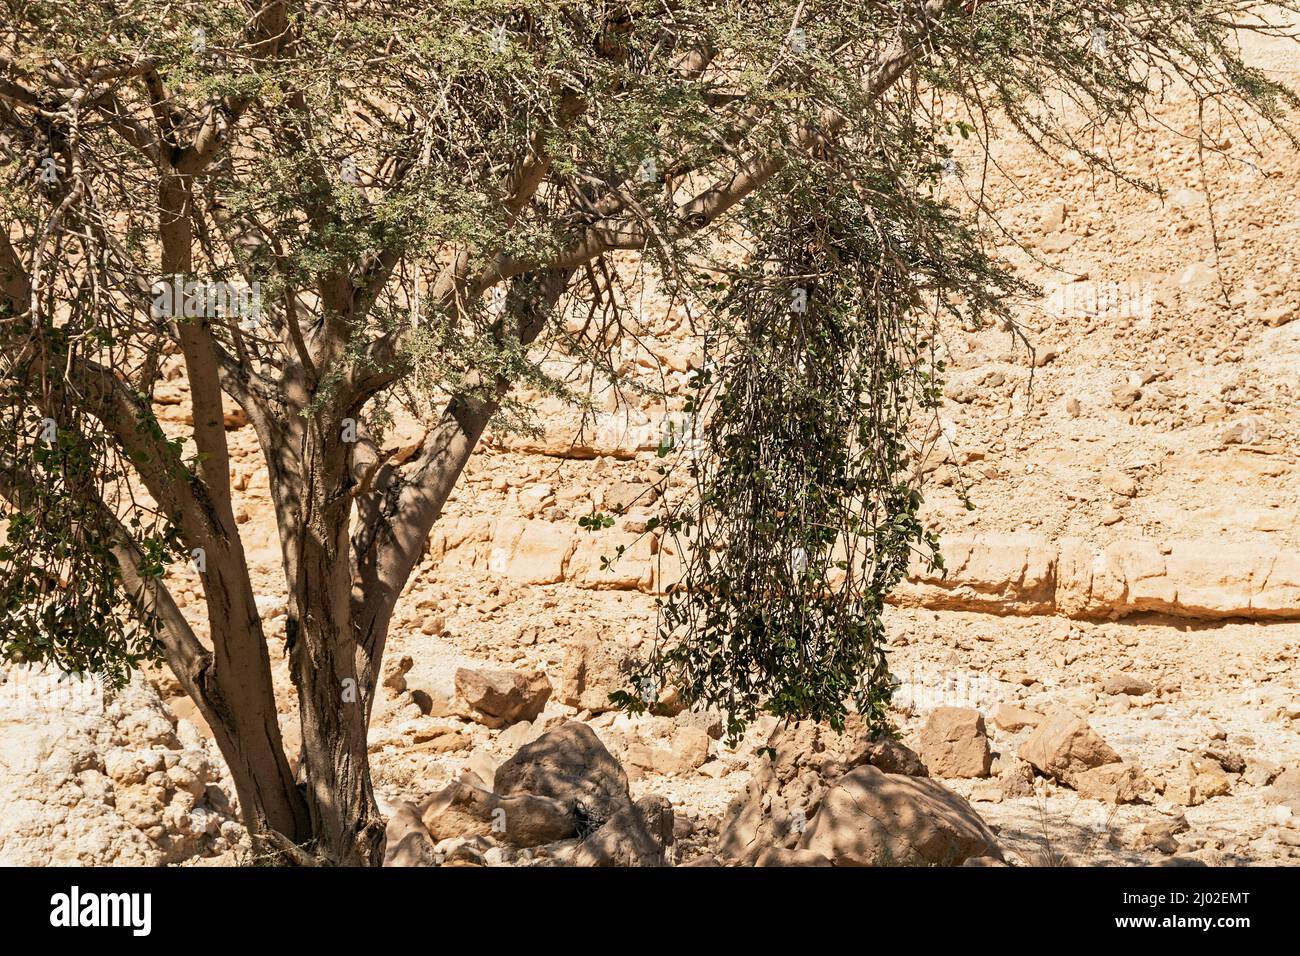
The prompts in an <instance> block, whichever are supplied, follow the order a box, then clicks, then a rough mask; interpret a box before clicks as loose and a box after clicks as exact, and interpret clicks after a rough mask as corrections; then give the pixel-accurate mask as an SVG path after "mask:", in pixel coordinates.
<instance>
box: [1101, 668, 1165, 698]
mask: <svg viewBox="0 0 1300 956" xmlns="http://www.w3.org/2000/svg"><path fill="white" fill-rule="evenodd" d="M1101 689H1102V691H1103V693H1107V694H1112V695H1114V694H1128V695H1129V696H1131V697H1141V696H1143V695H1144V694H1149V693H1151V692H1152V691H1153V690H1155V687H1154V686H1153V685H1152V684H1151V682H1150V681H1149V680H1144V679H1143V678H1141V677H1138V676H1136V675H1134V674H1123V673H1115V674H1111V675H1110V676H1109V677H1107V678H1106V681H1105V683H1104V684H1102V688H1101Z"/></svg>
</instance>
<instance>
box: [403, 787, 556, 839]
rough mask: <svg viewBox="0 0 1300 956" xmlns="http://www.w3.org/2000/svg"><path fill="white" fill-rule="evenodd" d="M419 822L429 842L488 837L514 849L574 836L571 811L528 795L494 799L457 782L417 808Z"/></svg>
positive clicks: (477, 788)
mask: <svg viewBox="0 0 1300 956" xmlns="http://www.w3.org/2000/svg"><path fill="white" fill-rule="evenodd" d="M420 817H421V820H422V821H423V823H424V826H425V828H426V829H427V830H428V832H429V834H430V835H431V836H432V837H433V839H434V840H449V839H453V838H460V839H468V838H470V837H474V836H484V837H491V838H492V839H494V840H497V841H500V842H502V843H509V844H513V845H514V846H518V847H529V846H540V845H541V844H543V843H554V842H555V841H556V840H564V839H567V838H568V837H571V836H574V835H575V834H576V833H577V829H578V825H577V820H576V819H575V817H574V814H573V808H572V807H570V806H567V805H565V804H563V803H561V802H560V801H558V800H553V799H551V798H549V797H542V796H537V795H535V794H530V793H520V794H514V795H511V796H504V797H503V796H499V795H498V794H495V793H493V792H491V791H490V790H484V789H482V788H480V787H476V786H474V785H473V784H471V783H468V782H466V781H464V780H458V781H455V782H454V783H452V784H450V785H449V786H447V787H445V788H443V789H442V790H440V791H439V792H438V793H435V794H434V795H433V796H432V797H430V798H429V799H428V800H426V801H425V802H424V804H423V805H422V806H421V807H420Z"/></svg>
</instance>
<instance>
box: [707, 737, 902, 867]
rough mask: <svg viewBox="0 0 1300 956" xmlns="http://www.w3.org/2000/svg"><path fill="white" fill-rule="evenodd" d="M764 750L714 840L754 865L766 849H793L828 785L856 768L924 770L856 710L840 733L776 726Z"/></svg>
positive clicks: (728, 854)
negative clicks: (766, 754)
mask: <svg viewBox="0 0 1300 956" xmlns="http://www.w3.org/2000/svg"><path fill="white" fill-rule="evenodd" d="M767 748H768V752H769V758H768V759H764V760H762V761H761V762H760V763H759V766H758V768H757V770H756V771H755V772H754V775H753V776H752V777H751V779H750V782H749V784H748V786H747V787H746V789H745V790H744V791H742V792H741V793H739V794H737V796H736V797H735V798H734V799H733V800H732V801H731V803H730V805H729V806H728V807H727V812H726V815H725V817H724V818H723V824H722V830H721V834H720V837H719V843H718V856H719V857H721V858H723V859H726V860H731V861H736V862H741V863H754V862H756V860H757V859H758V857H759V855H760V854H762V852H763V851H764V850H766V849H768V848H769V847H778V848H781V849H787V850H788V849H793V848H794V847H795V845H796V844H797V843H798V842H799V839H800V837H801V836H802V835H803V833H804V830H805V829H806V828H807V825H808V821H809V820H810V819H812V816H813V814H815V813H816V812H817V809H818V807H819V806H820V805H821V800H822V797H823V795H824V794H825V793H826V790H827V788H828V787H829V786H830V785H831V784H833V783H834V782H835V781H836V780H837V779H839V778H840V777H841V776H843V775H844V774H845V773H847V772H848V771H849V770H852V769H853V768H854V767H859V766H863V765H871V766H875V767H878V768H879V769H880V770H882V771H884V772H886V773H902V774H911V775H917V776H924V775H925V773H926V768H925V765H924V764H923V763H922V762H921V760H920V758H919V757H917V755H916V754H914V753H913V752H912V751H910V750H908V749H907V748H906V747H904V746H903V745H902V744H899V743H897V742H896V741H893V740H891V739H889V738H888V737H884V736H879V735H873V734H871V733H869V732H868V730H867V728H866V725H865V722H864V721H863V720H862V718H861V717H860V716H858V715H856V714H850V715H849V717H848V719H847V720H846V721H845V728H844V732H843V733H836V732H835V731H834V730H832V729H831V728H830V727H829V726H827V725H825V724H818V723H816V722H814V721H798V722H795V723H791V724H788V725H784V726H778V727H777V728H776V729H775V730H773V731H772V733H771V735H770V736H769V737H768V741H767Z"/></svg>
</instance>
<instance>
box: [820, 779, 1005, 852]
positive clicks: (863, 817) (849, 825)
mask: <svg viewBox="0 0 1300 956" xmlns="http://www.w3.org/2000/svg"><path fill="white" fill-rule="evenodd" d="M799 849H801V850H808V851H810V852H812V853H819V854H821V855H822V856H824V857H826V858H827V859H829V860H830V861H831V862H832V863H834V864H835V865H836V866H889V865H908V866H914V865H923V866H924V865H928V866H961V865H962V864H963V863H965V861H966V860H968V859H971V858H974V857H992V858H994V859H995V860H1001V859H1002V851H1001V849H1000V848H999V847H998V841H997V837H996V836H995V835H994V833H993V831H992V830H990V829H989V827H988V825H987V824H986V823H985V822H984V820H983V819H982V818H981V817H980V815H979V814H978V813H976V812H975V811H974V810H973V809H971V805H970V804H969V803H967V802H966V801H965V800H963V799H962V798H961V797H960V796H958V795H957V794H955V793H953V792H952V791H951V790H949V789H948V788H947V787H945V786H943V784H941V783H939V782H938V781H936V780H930V779H927V778H924V777H904V776H901V775H898V774H889V773H882V772H881V771H880V770H877V769H876V768H875V767H871V766H864V767H858V768H857V769H856V770H852V771H850V772H849V773H847V774H845V775H844V776H843V777H841V778H840V781H839V782H838V783H837V784H836V785H835V786H834V787H832V788H831V789H830V790H829V791H828V792H827V794H826V796H825V797H824V798H823V800H822V805H821V809H819V810H818V811H817V815H816V816H815V817H813V820H812V822H811V823H810V824H809V825H808V829H807V831H806V832H805V833H804V835H803V837H802V839H801V840H800V841H799Z"/></svg>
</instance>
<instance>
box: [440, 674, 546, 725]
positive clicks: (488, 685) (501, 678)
mask: <svg viewBox="0 0 1300 956" xmlns="http://www.w3.org/2000/svg"><path fill="white" fill-rule="evenodd" d="M456 696H457V698H459V699H460V700H461V701H463V702H464V703H465V705H466V706H467V707H468V712H467V716H469V717H470V718H472V719H473V720H476V721H478V722H479V723H481V724H484V725H486V726H488V727H492V728H494V729H497V728H501V727H508V726H509V725H510V724H514V723H518V722H519V721H521V720H536V719H537V717H538V715H539V714H541V712H542V708H543V707H545V706H546V701H547V699H548V698H550V696H551V682H550V681H549V680H547V679H546V675H545V674H543V673H541V672H539V671H534V672H532V673H527V674H525V673H522V672H520V671H513V670H508V669H505V668H468V667H461V668H458V669H457V670H456Z"/></svg>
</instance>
